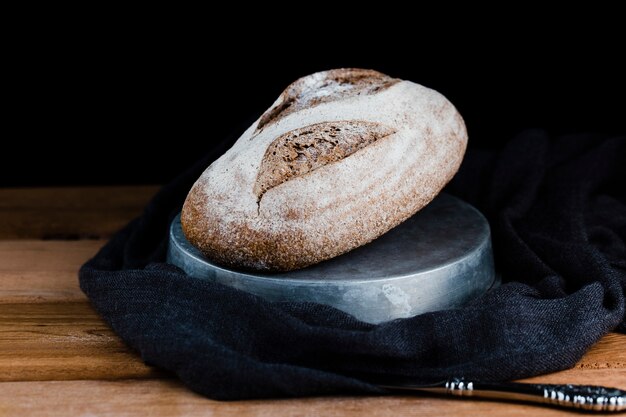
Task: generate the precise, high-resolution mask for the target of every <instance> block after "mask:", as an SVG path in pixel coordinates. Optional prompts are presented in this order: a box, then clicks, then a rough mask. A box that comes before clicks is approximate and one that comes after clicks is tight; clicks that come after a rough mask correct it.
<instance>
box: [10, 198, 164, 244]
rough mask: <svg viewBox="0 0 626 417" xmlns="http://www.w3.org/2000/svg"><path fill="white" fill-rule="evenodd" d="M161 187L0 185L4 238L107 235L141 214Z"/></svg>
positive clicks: (71, 237)
mask: <svg viewBox="0 0 626 417" xmlns="http://www.w3.org/2000/svg"><path fill="white" fill-rule="evenodd" d="M158 188H159V187H157V186H124V187H57V188H4V189H0V239H25V238H31V239H33V238H40V239H84V238H89V239H94V238H102V237H108V236H110V235H111V234H112V233H113V232H115V231H116V230H118V229H119V228H121V227H122V226H124V225H125V224H126V223H127V222H128V221H129V220H131V219H132V218H134V217H136V216H137V215H139V214H140V213H141V210H142V209H143V207H144V206H145V205H146V203H147V202H148V201H149V200H150V198H152V196H153V195H154V194H155V193H156V191H157V190H158Z"/></svg>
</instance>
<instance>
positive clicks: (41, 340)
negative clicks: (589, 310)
mask: <svg viewBox="0 0 626 417" xmlns="http://www.w3.org/2000/svg"><path fill="white" fill-rule="evenodd" d="M625 346H626V335H623V334H616V333H613V334H610V335H607V336H606V337H605V338H604V339H602V340H601V341H600V342H599V343H598V344H596V346H594V347H593V348H592V349H591V351H590V352H589V353H588V354H587V355H585V357H584V358H583V359H582V360H581V361H580V362H579V364H578V365H577V366H576V367H575V368H574V369H571V370H567V371H564V372H561V373H557V374H552V375H547V376H542V377H540V379H541V380H544V381H548V380H549V381H552V382H555V383H556V382H577V383H580V382H581V381H583V380H585V381H586V378H588V376H589V375H598V374H595V373H593V372H595V371H599V370H604V371H607V372H606V373H605V374H602V375H606V376H611V377H613V378H615V380H616V381H618V382H619V381H622V383H623V385H626V349H625V348H624V347H625ZM155 372H156V371H155V370H154V369H152V368H150V367H148V366H146V365H145V364H144V363H143V362H142V361H141V359H140V358H139V357H138V356H137V355H136V354H134V353H133V352H132V351H130V350H129V349H128V348H126V347H125V346H124V344H123V343H122V342H121V341H120V340H119V339H118V337H117V336H116V335H115V334H114V333H113V332H112V331H111V330H110V329H109V328H108V326H107V325H106V324H104V322H103V321H102V320H101V319H100V318H99V317H98V315H97V314H96V312H95V311H94V310H93V309H92V308H91V307H90V306H89V304H88V303H86V302H76V303H67V302H64V303H28V304H0V381H28V380H72V379H120V378H145V377H150V376H154V375H155ZM590 372H591V373H590ZM560 377H563V378H564V379H563V378H561V379H562V380H558V379H559V378H560ZM555 378H556V379H555ZM592 382H593V381H592Z"/></svg>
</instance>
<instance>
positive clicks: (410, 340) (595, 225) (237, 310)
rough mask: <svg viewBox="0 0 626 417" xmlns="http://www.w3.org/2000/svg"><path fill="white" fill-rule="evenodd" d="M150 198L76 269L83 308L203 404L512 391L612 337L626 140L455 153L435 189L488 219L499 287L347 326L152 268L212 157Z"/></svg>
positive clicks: (318, 311)
mask: <svg viewBox="0 0 626 417" xmlns="http://www.w3.org/2000/svg"><path fill="white" fill-rule="evenodd" d="M227 145H228V143H226V142H225V143H224V144H222V146H220V147H218V148H216V150H215V152H214V153H213V154H212V155H208V156H207V157H206V158H205V159H204V160H203V161H201V162H200V163H199V164H198V165H197V166H196V167H194V168H193V169H191V170H190V171H189V172H187V173H185V174H183V175H181V176H180V177H179V178H178V179H177V180H176V181H174V182H173V183H171V184H170V185H168V186H166V187H164V188H163V189H162V191H161V192H160V193H159V194H158V195H157V196H156V197H155V198H154V200H153V201H152V202H151V203H150V204H149V205H148V207H146V209H145V212H144V213H143V215H142V216H141V217H139V218H138V219H136V220H134V221H133V222H131V223H130V224H129V225H128V226H127V227H126V228H124V229H123V230H122V231H120V232H119V233H118V234H117V235H115V236H114V237H113V238H112V240H111V241H110V242H109V243H108V244H107V245H106V246H105V247H104V248H103V249H102V250H101V251H100V252H99V253H98V254H97V255H96V256H95V257H94V258H93V259H92V260H90V261H89V262H88V263H86V264H85V265H84V266H83V267H82V269H81V271H80V284H81V288H82V289H83V291H84V292H85V293H86V294H87V295H88V297H89V298H90V300H91V301H92V303H93V305H94V306H95V308H96V309H97V311H98V312H99V313H100V314H101V315H102V316H103V317H104V319H105V320H106V321H107V322H108V323H109V324H110V325H111V326H112V328H113V329H114V330H115V332H116V333H117V334H119V335H120V336H121V337H122V339H123V340H124V341H125V342H126V343H128V345H130V346H131V347H132V348H134V349H136V350H137V351H138V352H139V353H140V354H141V356H142V358H143V359H144V360H145V361H146V362H148V363H150V364H154V365H157V366H159V367H161V368H165V369H167V370H170V371H172V372H174V373H176V375H178V377H180V379H181V380H182V381H183V382H184V383H185V384H187V385H188V386H189V387H190V388H192V389H193V390H195V391H197V392H199V393H201V394H204V395H206V396H208V397H211V398H216V399H224V400H235V399H246V398H267V397H292V396H308V395H319V394H334V393H377V392H380V391H379V390H378V389H377V388H376V387H375V386H374V385H373V384H372V383H375V382H385V381H387V382H390V381H403V382H408V381H412V382H415V383H421V382H431V381H435V380H441V379H443V378H446V377H450V376H465V377H468V378H475V379H480V380H511V379H515V378H522V377H528V376H532V375H536V374H541V373H546V372H552V371H557V370H561V369H565V368H568V367H571V366H573V365H574V363H575V362H576V361H577V360H578V359H579V358H580V357H581V356H582V355H583V354H584V352H585V351H586V350H587V349H588V348H589V347H590V346H591V345H592V344H593V343H594V342H596V341H597V340H598V339H599V338H600V337H602V335H604V334H606V333H607V332H609V331H611V330H616V331H620V332H626V323H625V322H624V319H625V317H624V312H625V296H624V292H625V287H626V243H625V242H626V185H625V180H626V138H624V137H603V136H601V135H579V136H572V137H559V138H551V137H549V135H548V134H547V133H545V132H543V131H528V132H525V133H523V134H521V135H519V136H518V137H516V138H514V139H513V140H511V141H510V142H508V143H507V144H506V145H505V146H504V147H503V149H502V150H500V151H477V150H469V151H468V153H467V155H466V157H465V160H464V163H463V165H462V168H461V170H460V171H459V173H458V174H457V175H456V177H455V179H454V180H453V182H452V183H451V184H450V185H449V186H448V187H447V191H448V192H450V193H453V194H456V195H457V196H460V197H461V198H463V199H465V200H466V201H468V202H470V203H472V204H474V205H475V206H476V207H477V208H479V209H480V210H481V211H482V212H483V213H484V214H485V215H486V216H487V218H488V219H489V221H490V224H491V227H492V232H493V242H494V249H495V256H496V265H497V268H498V270H499V272H500V273H501V274H502V277H503V279H504V281H505V283H504V284H503V285H502V286H501V287H500V288H498V289H496V290H493V291H491V292H489V293H488V294H486V295H484V296H483V297H481V298H480V299H477V300H476V301H474V302H472V303H471V304H469V305H467V306H465V307H463V308H458V309H453V310H447V311H439V312H433V313H428V314H423V315H420V316H417V317H413V318H408V319H398V320H395V321H392V322H389V323H385V324H381V325H371V324H365V323H362V322H359V321H357V320H355V319H353V318H352V317H351V316H349V315H347V314H345V313H342V312H340V311H337V310H335V309H333V308H330V307H325V306H321V305H316V304H311V303H270V302H266V301H264V300H262V299H260V298H258V297H256V296H253V295H249V294H246V293H243V292H240V291H238V290H235V289H231V288H228V287H224V286H221V285H218V284H215V283H212V282H210V281H203V280H198V279H193V278H190V277H188V276H187V275H185V274H184V273H183V272H182V271H181V270H180V269H178V268H176V267H174V266H171V265H167V264H165V263H164V256H165V250H166V244H167V231H168V226H169V223H170V221H171V220H172V218H173V217H174V215H175V214H176V213H177V212H178V211H179V210H180V208H181V205H182V202H183V200H184V198H185V196H186V193H187V191H188V190H189V188H190V186H191V185H192V183H193V181H194V180H195V179H196V178H197V177H198V176H199V174H200V173H201V171H202V170H203V169H204V168H205V167H206V166H207V165H208V164H209V163H210V162H211V161H212V160H213V159H214V158H215V157H216V156H218V155H220V154H221V153H222V152H223V151H224V150H225V149H226V148H227Z"/></svg>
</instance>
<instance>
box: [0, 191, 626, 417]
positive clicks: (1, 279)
mask: <svg viewBox="0 0 626 417" xmlns="http://www.w3.org/2000/svg"><path fill="white" fill-rule="evenodd" d="M156 190H157V188H156V187H101V188H49V189H0V239H1V240H0V381H1V382H0V416H38V415H46V416H63V417H66V416H94V415H107V416H127V415H132V416H147V415H150V416H161V415H163V416H165V415H184V416H208V415H211V416H213V415H219V416H222V415H224V416H243V415H263V416H265V415H267V416H305V415H310V416H361V415H381V416H413V415H415V416H417V415H419V416H441V415H459V416H460V415H463V416H467V415H498V416H504V415H507V416H524V417H527V416H528V415H533V416H552V415H566V414H568V413H567V412H564V411H560V410H554V409H548V408H541V407H537V406H530V405H518V404H502V403H496V402H487V401H482V402H480V401H466V400H455V399H444V398H433V397H425V396H423V397H409V396H394V397H325V398H306V399H292V400H274V401H240V402H218V401H212V400H208V399H206V398H203V397H201V396H199V395H196V394H194V393H192V392H191V391H189V390H187V389H186V388H185V387H184V386H182V384H180V383H179V382H178V381H177V380H176V379H172V377H171V376H168V375H164V374H163V373H161V372H159V371H158V370H157V369H154V368H151V367H149V366H147V365H145V364H144V363H143V362H142V361H141V359H140V358H139V357H138V356H137V355H136V354H135V353H134V352H132V351H130V350H129V349H128V348H127V347H126V346H124V344H123V343H122V342H121V341H120V339H119V338H118V337H117V336H116V335H115V334H114V333H113V332H112V331H111V330H110V329H109V328H108V327H107V325H106V324H104V322H103V321H102V320H101V319H100V318H99V317H98V315H97V314H96V313H95V312H94V310H93V309H92V308H91V307H90V305H89V302H88V301H87V299H86V298H85V296H84V295H83V294H82V292H81V291H80V289H79V287H78V280H77V270H78V268H79V266H80V265H81V264H82V263H83V262H84V261H85V260H87V259H88V258H89V257H91V256H92V255H93V254H94V253H95V252H96V251H97V250H98V248H100V247H101V246H102V245H103V243H104V242H105V240H106V238H107V237H109V236H110V235H111V234H112V233H113V232H114V231H115V230H116V229H118V228H119V227H121V226H122V225H123V224H125V223H126V222H127V221H128V220H129V219H131V218H132V217H134V216H136V215H138V214H139V213H140V211H141V208H142V207H143V205H144V204H145V203H146V202H147V201H148V199H149V198H150V197H151V196H152V195H153V194H154V193H155V192H156ZM529 381H534V382H550V383H581V384H602V385H609V386H616V387H619V388H623V389H626V335H621V334H609V335H608V336H606V337H605V338H604V339H603V340H602V341H600V342H599V343H598V344H597V345H596V346H594V347H593V348H592V349H591V351H590V352H588V353H587V355H586V356H585V357H584V358H583V359H582V360H581V361H580V362H579V363H578V364H577V365H576V367H575V368H574V369H570V370H567V371H563V372H558V373H555V374H551V375H544V376H541V377H536V378H532V379H530V380H529Z"/></svg>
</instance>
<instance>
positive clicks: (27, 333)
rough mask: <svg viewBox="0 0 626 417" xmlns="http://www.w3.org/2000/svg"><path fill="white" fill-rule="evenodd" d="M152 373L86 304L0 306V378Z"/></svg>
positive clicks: (112, 376)
mask: <svg viewBox="0 0 626 417" xmlns="http://www.w3.org/2000/svg"><path fill="white" fill-rule="evenodd" d="M157 375H159V372H157V371H156V369H154V368H152V367H149V366H147V365H145V364H144V363H143V361H142V360H141V359H140V358H139V356H138V355H137V354H136V353H134V352H132V351H131V350H130V349H128V348H127V347H126V346H125V345H124V344H123V343H122V341H121V340H120V339H119V338H118V337H117V336H116V335H115V334H114V333H113V331H112V330H111V329H110V328H109V327H108V326H107V325H106V324H105V323H104V322H103V321H102V319H100V317H99V316H98V315H97V314H96V312H95V311H94V310H93V309H92V308H91V306H90V305H89V304H88V303H87V302H76V303H74V302H63V303H29V304H0V381H40V380H70V379H121V378H147V377H155V376H157Z"/></svg>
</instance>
